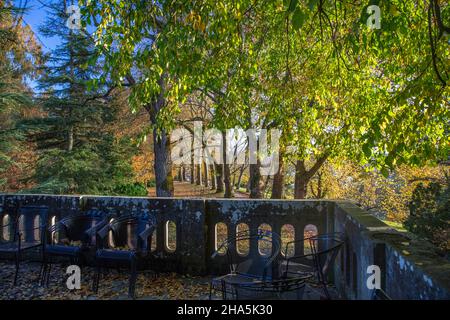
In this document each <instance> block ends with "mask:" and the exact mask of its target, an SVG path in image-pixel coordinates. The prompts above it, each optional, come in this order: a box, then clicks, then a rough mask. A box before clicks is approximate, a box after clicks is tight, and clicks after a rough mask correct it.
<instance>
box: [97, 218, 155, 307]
mask: <svg viewBox="0 0 450 320" xmlns="http://www.w3.org/2000/svg"><path fill="white" fill-rule="evenodd" d="M155 228H156V219H155V217H154V216H150V215H148V214H144V215H142V216H135V215H126V216H123V217H118V218H116V219H113V220H112V221H111V222H110V223H108V224H107V225H105V226H104V227H103V228H102V229H100V230H99V231H98V232H97V237H98V240H97V245H98V249H97V251H96V254H95V263H96V274H95V277H94V281H93V290H94V291H95V292H98V288H99V282H100V276H101V271H102V269H103V268H116V269H119V268H120V267H121V266H126V267H127V268H129V269H130V278H129V287H128V296H129V297H130V298H132V299H134V297H135V287H136V279H137V272H138V270H140V269H142V268H147V267H148V262H149V261H150V260H151V259H152V257H153V255H152V254H151V240H152V234H153V232H154V230H155ZM108 238H109V239H108ZM108 240H112V241H113V242H114V243H113V245H112V244H111V243H109V242H110V241H108ZM124 246H128V248H122V247H124ZM114 247H115V248H114Z"/></svg>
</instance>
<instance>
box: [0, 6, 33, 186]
mask: <svg viewBox="0 0 450 320" xmlns="http://www.w3.org/2000/svg"><path fill="white" fill-rule="evenodd" d="M24 11H25V9H24V8H17V7H14V6H13V4H12V2H10V1H3V0H0V190H4V191H9V189H10V188H9V186H8V170H9V169H10V168H11V167H12V166H13V164H15V165H17V162H18V161H14V159H13V156H14V154H15V153H18V152H20V151H21V149H23V147H24V146H23V143H22V142H23V138H24V137H23V135H22V134H21V131H20V130H17V123H18V121H19V120H20V118H21V117H22V113H23V111H24V109H25V108H28V107H29V106H30V105H31V98H30V96H31V95H30V91H29V88H28V87H27V86H26V84H25V77H26V76H28V77H29V78H32V77H33V76H34V75H35V71H36V68H35V66H36V65H38V64H39V60H40V52H41V50H40V46H39V45H38V44H37V42H36V40H35V37H34V34H33V32H32V30H31V29H30V28H29V27H28V26H26V25H24V24H23V21H22V19H21V16H22V14H23V13H24ZM15 162H16V163H15Z"/></svg>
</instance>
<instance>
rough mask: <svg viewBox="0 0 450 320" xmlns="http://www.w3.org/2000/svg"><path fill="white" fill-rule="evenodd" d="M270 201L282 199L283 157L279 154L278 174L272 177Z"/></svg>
mask: <svg viewBox="0 0 450 320" xmlns="http://www.w3.org/2000/svg"><path fill="white" fill-rule="evenodd" d="M271 198H272V199H283V198H284V168H283V157H282V155H281V154H280V157H279V166H278V172H277V173H276V174H275V175H274V177H273V183H272V196H271Z"/></svg>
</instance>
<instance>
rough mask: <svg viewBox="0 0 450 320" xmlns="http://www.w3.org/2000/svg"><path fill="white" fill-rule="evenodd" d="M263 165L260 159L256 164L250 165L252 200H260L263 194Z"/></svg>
mask: <svg viewBox="0 0 450 320" xmlns="http://www.w3.org/2000/svg"><path fill="white" fill-rule="evenodd" d="M260 167H261V163H260V161H259V159H258V160H257V163H256V164H250V198H251V199H260V198H261V197H262V194H261V187H262V186H261V172H260Z"/></svg>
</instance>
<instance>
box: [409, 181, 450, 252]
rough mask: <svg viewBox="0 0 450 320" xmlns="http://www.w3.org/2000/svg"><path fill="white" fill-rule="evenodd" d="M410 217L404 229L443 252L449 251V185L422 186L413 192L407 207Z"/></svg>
mask: <svg viewBox="0 0 450 320" xmlns="http://www.w3.org/2000/svg"><path fill="white" fill-rule="evenodd" d="M409 209H410V215H409V217H408V218H407V219H406V221H405V223H404V225H405V227H406V228H407V229H408V230H409V231H411V232H413V233H415V234H417V235H418V236H419V237H421V238H424V239H427V240H429V241H431V242H432V243H433V244H435V245H436V246H438V247H439V248H441V249H442V250H444V251H445V253H446V254H448V253H449V251H450V184H449V183H448V182H447V186H442V185H440V184H438V183H431V184H430V185H429V186H428V187H425V186H423V185H422V184H420V185H418V186H417V187H416V189H415V190H414V193H413V197H412V201H411V203H410V205H409Z"/></svg>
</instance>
